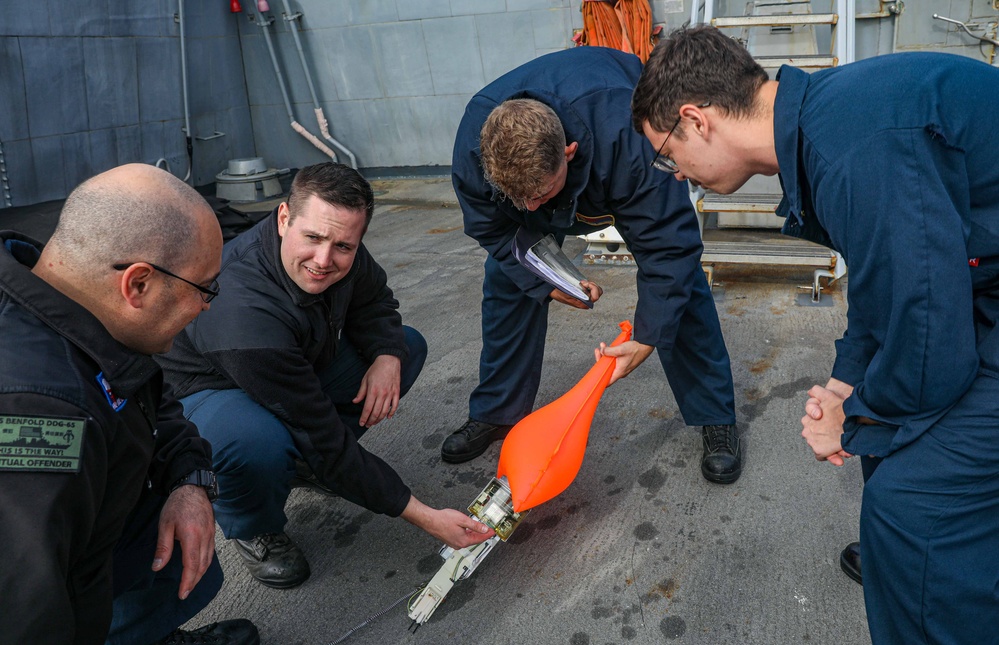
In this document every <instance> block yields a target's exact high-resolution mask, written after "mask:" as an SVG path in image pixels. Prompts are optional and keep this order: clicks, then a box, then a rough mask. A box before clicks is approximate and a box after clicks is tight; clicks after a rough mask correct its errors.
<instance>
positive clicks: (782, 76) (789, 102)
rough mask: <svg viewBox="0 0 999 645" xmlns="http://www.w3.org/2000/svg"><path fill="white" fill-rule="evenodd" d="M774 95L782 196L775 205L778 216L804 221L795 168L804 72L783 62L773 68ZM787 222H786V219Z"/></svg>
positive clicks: (805, 88)
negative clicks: (774, 75)
mask: <svg viewBox="0 0 999 645" xmlns="http://www.w3.org/2000/svg"><path fill="white" fill-rule="evenodd" d="M776 80H777V81H778V83H779V84H778V86H777V96H776V98H775V99H774V143H775V148H776V151H777V165H778V166H779V167H780V173H779V175H778V177H779V179H780V185H781V188H783V190H784V197H783V199H781V202H780V205H779V206H778V207H777V214H778V215H780V216H782V217H785V218H786V217H787V216H788V215H793V216H794V218H795V220H797V224H798V225H799V226H800V225H802V224H803V223H804V220H803V219H802V216H801V210H802V209H801V204H802V198H801V184H800V183H799V181H798V168H799V167H800V164H801V159H800V155H799V152H800V150H801V143H800V131H799V129H798V125H799V122H800V117H801V105H802V103H803V102H804V100H805V91H806V90H807V89H808V73H807V72H803V71H802V70H800V69H798V68H797V67H791V66H790V65H784V66H782V67H781V68H780V71H778V72H777V77H776ZM789 223H790V222H789Z"/></svg>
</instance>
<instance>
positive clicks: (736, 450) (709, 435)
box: [701, 425, 742, 484]
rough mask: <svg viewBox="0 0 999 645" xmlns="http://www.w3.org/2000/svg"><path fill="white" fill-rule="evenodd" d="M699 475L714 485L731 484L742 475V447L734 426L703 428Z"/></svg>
mask: <svg viewBox="0 0 999 645" xmlns="http://www.w3.org/2000/svg"><path fill="white" fill-rule="evenodd" d="M701 438H702V439H703V441H704V456H703V457H701V474H702V475H704V479H706V480H708V481H709V482H714V483H716V484H731V483H732V482H734V481H735V480H737V479H739V475H741V474H742V447H741V446H740V445H739V435H738V434H737V433H736V430H735V426H734V425H731V426H704V428H703V429H702V430H701Z"/></svg>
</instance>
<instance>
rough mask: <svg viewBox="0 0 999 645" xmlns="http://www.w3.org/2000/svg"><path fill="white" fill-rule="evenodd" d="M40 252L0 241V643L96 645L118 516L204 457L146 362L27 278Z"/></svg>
mask: <svg viewBox="0 0 999 645" xmlns="http://www.w3.org/2000/svg"><path fill="white" fill-rule="evenodd" d="M40 248H41V245H39V244H38V243H37V242H35V241H34V240H31V239H30V238H27V237H24V236H22V235H19V234H17V233H12V232H3V233H0V338H2V339H3V340H2V342H0V545H2V549H3V555H2V557H0V590H2V591H0V643H4V644H6V643H103V642H104V639H105V637H106V635H107V631H108V628H109V626H110V622H111V599H112V584H111V564H112V549H113V548H114V545H115V543H116V542H117V541H118V538H119V536H120V535H121V533H122V528H123V527H124V525H125V522H126V519H127V517H128V515H129V513H130V512H131V510H132V508H133V507H134V506H135V504H136V502H137V501H138V499H139V497H140V495H141V494H144V492H145V493H147V494H160V495H168V494H169V487H170V486H171V484H173V483H174V482H176V481H177V480H178V479H180V478H181V477H183V476H184V475H186V474H187V473H189V472H191V471H193V470H197V469H200V468H211V463H212V461H211V447H210V446H209V445H208V442H206V441H204V440H203V439H201V438H200V437H199V436H198V432H197V429H196V428H195V427H194V426H193V425H192V424H190V423H189V422H187V421H186V420H185V419H184V417H183V414H182V409H181V406H180V404H179V403H178V402H177V400H176V399H175V398H174V397H173V396H172V394H171V393H170V392H169V389H168V388H167V387H166V386H165V385H164V383H163V373H162V372H161V371H160V368H159V367H158V366H157V365H156V363H155V362H154V361H153V360H152V358H150V357H149V356H146V355H143V354H138V353H136V352H133V351H132V350H130V349H128V348H126V347H125V346H123V345H121V344H120V343H119V342H118V341H116V340H114V339H113V338H112V337H111V336H110V335H109V334H108V333H107V331H106V330H105V329H104V327H103V326H102V325H101V323H100V321H98V320H97V319H96V318H95V317H94V316H93V315H91V314H90V313H89V312H88V311H87V310H86V309H84V308H83V307H82V306H80V305H79V304H77V303H75V302H74V301H72V300H70V299H69V298H67V297H66V296H64V295H62V294H61V293H59V292H58V291H56V290H55V289H54V288H52V287H51V286H49V285H48V284H47V283H46V282H44V281H43V280H41V279H40V278H38V277H37V276H35V275H34V274H33V273H31V270H30V267H33V266H34V264H35V262H36V261H37V259H38V255H39V252H40ZM116 408H117V410H116ZM147 482H148V485H147ZM175 557H177V556H176V554H175Z"/></svg>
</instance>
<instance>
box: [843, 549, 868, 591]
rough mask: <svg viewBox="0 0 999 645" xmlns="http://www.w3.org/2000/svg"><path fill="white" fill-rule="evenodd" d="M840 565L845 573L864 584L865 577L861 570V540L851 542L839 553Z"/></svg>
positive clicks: (851, 578) (858, 582)
mask: <svg viewBox="0 0 999 645" xmlns="http://www.w3.org/2000/svg"><path fill="white" fill-rule="evenodd" d="M839 567H840V569H842V570H843V573H845V574H846V575H848V576H850V580H853V581H854V582H856V583H857V584H859V585H863V584H864V577H863V575H862V574H861V572H860V542H850V543H849V544H847V545H846V548H845V549H843V552H842V553H840V554H839Z"/></svg>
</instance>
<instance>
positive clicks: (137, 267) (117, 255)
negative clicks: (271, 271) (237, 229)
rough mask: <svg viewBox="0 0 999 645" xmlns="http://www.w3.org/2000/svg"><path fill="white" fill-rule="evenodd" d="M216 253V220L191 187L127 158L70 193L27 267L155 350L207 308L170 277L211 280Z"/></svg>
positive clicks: (126, 339)
mask: <svg viewBox="0 0 999 645" xmlns="http://www.w3.org/2000/svg"><path fill="white" fill-rule="evenodd" d="M221 255H222V231H221V230H220V228H219V223H218V220H217V219H216V217H215V214H214V213H213V212H212V209H211V208H210V207H209V206H208V203H207V202H205V200H204V198H202V197H201V195H199V194H198V192H197V191H195V190H194V189H193V188H191V187H190V186H188V185H187V184H185V183H184V182H182V181H180V180H179V179H177V178H176V177H174V176H173V175H171V174H170V173H168V172H166V171H164V170H160V169H158V168H156V167H154V166H149V165H146V164H129V165H125V166H120V167H118V168H113V169H111V170H108V171H107V172H104V173H101V174H99V175H97V176H96V177H93V178H92V179H89V180H87V181H85V182H84V183H82V184H80V185H79V186H78V187H77V188H76V190H74V191H73V192H72V193H70V196H69V197H68V198H67V199H66V204H65V205H64V206H63V209H62V213H61V214H60V216H59V224H58V226H56V230H55V232H54V233H53V234H52V237H51V238H50V240H49V243H48V244H46V245H45V248H44V249H43V250H42V254H41V257H40V258H39V259H38V262H37V263H36V264H35V267H34V269H32V271H33V272H34V273H35V274H37V275H38V276H39V277H41V278H42V279H43V280H45V281H47V282H48V283H49V284H51V285H52V286H54V287H55V288H57V289H58V290H59V291H61V292H62V293H64V294H65V295H67V296H69V297H70V298H72V299H73V300H75V301H76V302H78V303H79V304H81V305H83V306H84V307H86V308H87V309H88V310H89V311H90V312H91V313H93V314H94V315H95V316H97V318H98V319H100V321H101V322H102V323H103V324H104V326H105V328H107V329H108V331H109V332H111V334H112V336H114V337H115V338H116V339H118V340H119V341H120V342H122V343H124V344H125V345H126V346H128V347H131V348H133V349H135V350H137V351H142V352H144V353H147V354H152V353H157V352H160V351H165V348H168V347H169V343H170V341H171V340H172V338H173V336H174V335H176V333H177V332H179V331H180V330H181V329H182V328H183V327H184V325H186V324H187V323H188V322H190V321H191V320H192V319H193V318H194V317H195V316H196V315H197V314H198V313H200V312H201V311H202V310H203V309H204V308H207V305H206V303H205V302H204V301H203V299H202V298H201V295H202V294H201V293H200V292H199V291H198V290H196V289H195V288H194V287H192V286H191V285H190V284H185V283H184V282H183V281H182V280H178V279H176V278H174V277H172V275H178V276H183V279H184V280H187V281H190V282H191V283H194V284H196V285H208V284H210V283H211V282H212V280H213V279H214V278H215V276H217V275H218V270H219V264H220V261H221ZM115 265H118V267H119V268H118V269H115V268H114V266H115ZM152 265H157V267H164V268H166V269H167V271H168V272H169V273H170V274H171V275H167V274H165V273H164V272H163V271H162V270H160V269H158V268H155V267H153V266H152Z"/></svg>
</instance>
